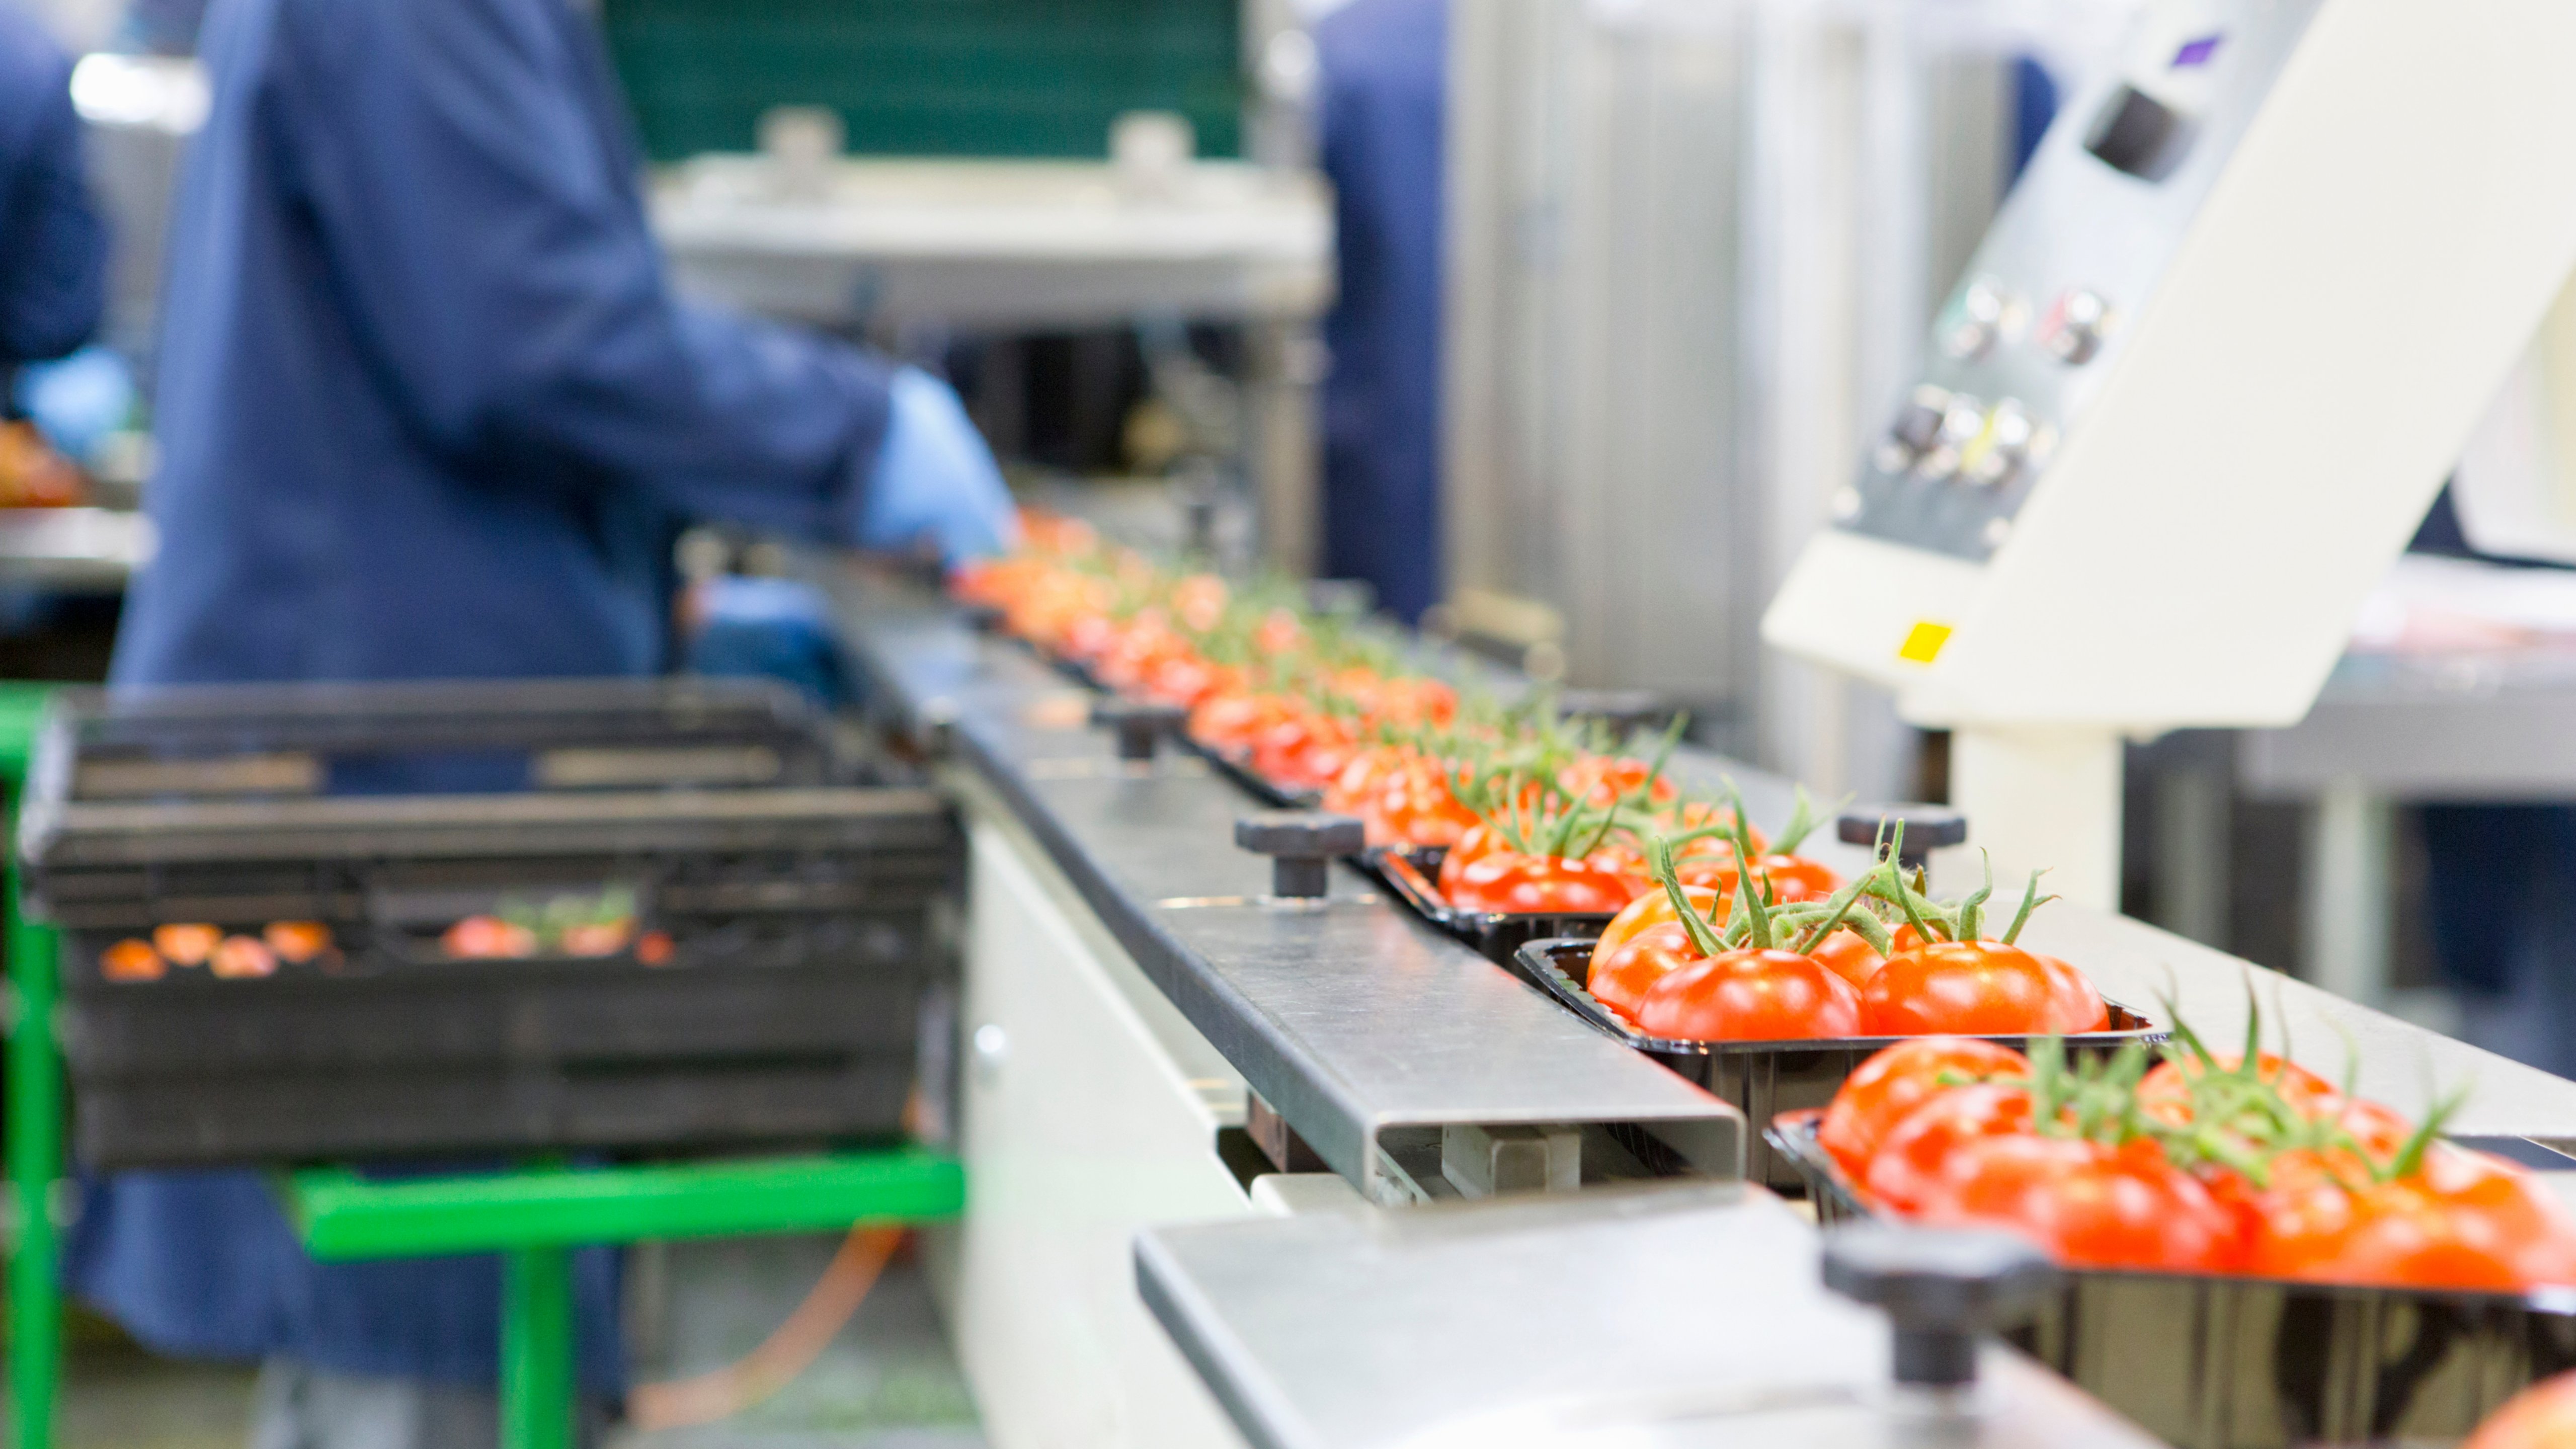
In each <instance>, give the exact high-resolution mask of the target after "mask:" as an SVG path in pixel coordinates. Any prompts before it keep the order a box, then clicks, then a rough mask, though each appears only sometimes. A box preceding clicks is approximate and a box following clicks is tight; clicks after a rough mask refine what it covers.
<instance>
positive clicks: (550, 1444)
mask: <svg viewBox="0 0 2576 1449" xmlns="http://www.w3.org/2000/svg"><path fill="white" fill-rule="evenodd" d="M574 1372H575V1370H574V1367H573V1342H572V1254H571V1252H570V1251H569V1250H567V1249H564V1248H559V1247H543V1248H518V1249H515V1250H513V1251H512V1252H511V1253H510V1255H509V1256H508V1257H506V1258H504V1259H503V1260H502V1263H501V1449H572V1441H573V1420H572V1404H573V1374H574Z"/></svg>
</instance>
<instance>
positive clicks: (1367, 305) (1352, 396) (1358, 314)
mask: <svg viewBox="0 0 2576 1449" xmlns="http://www.w3.org/2000/svg"><path fill="white" fill-rule="evenodd" d="M1315 51H1316V57H1317V60H1318V62H1319V68H1320V71H1321V75H1322V81H1323V95H1322V102H1321V105H1320V107H1319V112H1320V114H1319V124H1318V129H1319V131H1320V139H1321V143H1322V144H1321V154H1320V156H1319V160H1320V162H1321V164H1322V167H1323V170H1324V173H1325V174H1326V175H1327V176H1329V177H1331V178H1332V182H1333V196H1334V204H1333V219H1334V224H1335V226H1336V227H1337V228H1338V231H1337V235H1338V248H1339V258H1338V260H1339V263H1340V266H1339V273H1340V279H1341V282H1340V285H1341V292H1340V296H1339V297H1338V298H1337V299H1336V301H1335V303H1334V306H1333V310H1332V313H1331V314H1330V315H1329V316H1327V317H1326V318H1325V319H1324V342H1325V345H1326V347H1327V348H1328V349H1329V350H1330V352H1331V354H1332V371H1331V373H1330V374H1328V375H1327V376H1326V378H1325V380H1324V405H1323V431H1324V508H1323V514H1324V517H1323V545H1324V546H1323V565H1324V572H1325V573H1326V574H1329V575H1331V576H1334V577H1337V578H1355V579H1366V580H1368V581H1369V582H1370V583H1371V584H1373V585H1375V586H1376V589H1377V596H1378V602H1379V603H1380V604H1381V605H1383V606H1384V607H1385V608H1386V609H1388V610H1389V611H1390V612H1392V613H1394V614H1395V615H1396V616H1397V617H1399V618H1403V619H1406V620H1411V619H1414V618H1417V617H1419V616H1420V614H1421V613H1422V611H1423V610H1424V609H1425V608H1427V607H1429V606H1430V605H1432V604H1435V603H1438V602H1439V601H1440V598H1441V594H1442V588H1441V579H1440V317H1441V305H1440V288H1441V264H1440V250H1441V198H1442V193H1443V183H1442V176H1443V166H1442V156H1441V145H1442V140H1441V138H1442V137H1443V136H1444V135H1446V134H1447V131H1448V127H1447V124H1446V108H1447V95H1448V54H1449V0H1351V3H1349V4H1348V5H1345V6H1343V7H1342V8H1341V9H1339V10H1336V11H1334V12H1333V13H1332V14H1330V15H1327V16H1325V17H1324V18H1323V19H1322V20H1321V21H1319V22H1318V23H1317V24H1316V26H1315Z"/></svg>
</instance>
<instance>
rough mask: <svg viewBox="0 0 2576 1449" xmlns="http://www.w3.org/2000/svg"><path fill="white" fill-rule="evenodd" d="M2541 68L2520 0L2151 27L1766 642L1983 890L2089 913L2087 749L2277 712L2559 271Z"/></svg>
mask: <svg viewBox="0 0 2576 1449" xmlns="http://www.w3.org/2000/svg"><path fill="white" fill-rule="evenodd" d="M2571 64H2576V12H2569V11H2567V10H2566V9H2565V8H2564V7H2562V6H2553V5H2549V4H2546V3H2538V0H2534V3H2522V4H2505V5H2495V6H2482V7H2479V8H2477V9H2476V10H2475V11H2473V12H2464V13H2460V14H2455V15H2447V16H2445V17H2444V22H2443V26H2442V29H2441V31H2440V33H2439V35H2438V36H2428V35H2427V34H2426V32H2425V29H2424V21H2423V16H2422V14H2421V13H2420V12H2418V11H2415V10H2412V9H2410V8H2409V7H2406V6H2404V5H2401V4H2397V3H2393V0H2304V3H2289V4H2284V3H2263V0H2164V3H2158V4H2156V5H2154V6H2153V7H2151V8H2150V9H2149V10H2148V11H2147V12H2146V13H2145V14H2144V15H2142V16H2141V18H2140V20H2139V22H2138V25H2137V27H2136V30H2135V32H2134V33H2133V35H2132V37H2131V39H2130V42H2129V45H2128V48H2127V50H2126V52H2125V62H2124V64H2123V66H2122V67H2121V69H2120V70H2119V71H2118V72H2117V73H2116V74H2113V75H2111V76H2109V77H2107V78H2105V79H2104V80H2103V81H2102V82H2101V83H2099V84H2097V85H2095V86H2093V87H2091V88H2089V89H2088V90H2086V91H2085V92H2083V93H2081V94H2080V95H2079V96H2078V97H2077V99H2076V101H2075V103H2074V104H2073V105H2071V106H2070V107H2069V108H2068V110H2067V113H2066V114H2065V115H2064V116H2062V117H2061V118H2060V120H2059V122H2058V124H2057V126H2056V127H2055V128H2054V129H2053V130H2052V131H2051V133H2050V135H2049V137H2048V138H2047V140H2046V142H2045V143H2044V144H2043V146H2042V148H2041V150H2040V152H2039V154H2038V156H2037V157H2036V158H2035V159H2034V161H2033V163H2032V166H2031V169H2030V171H2029V173H2028V175H2027V176H2026V177H2025V179H2024V182H2023V184H2022V186H2021V188H2020V189H2019V190H2018V191H2016V193H2015V194H2014V196H2013V198H2012V200H2011V202H2010V203H2009V204H2008V205H2007V206H2006V208H2005V210H2004V212H2003V214H2002V215H2001V217H2000V218H1999V219H1998V220H1997V222H1996V225H1995V227H1994V229H1993V231H1992V232H1991V233H1990V234H1989V235H1988V236H1987V238H1986V240H1985V242H1984V244H1983V245H1982V246H1981V247H1980V248H1979V249H1978V251H1977V254H1976V257H1975V258H1974V260H1973V261H1972V262H1971V264H1970V266H1969V268H1968V271H1967V275H1966V277H1965V278H1964V279H1963V280H1962V281H1961V283H1960V285H1959V286H1958V288H1957V289H1956V290H1955V291H1954V292H1953V293H1952V294H1951V296H1950V299H1949V301H1948V303H1947V304H1946V306H1945V307H1944V308H1943V309H1942V312H1941V314H1940V316H1939V318H1938V320H1937V321H1936V323H1935V325H1934V328H1933V342H1934V354H1933V357H1932V360H1931V362H1930V364H1929V366H1928V367H1927V368H1926V370H1925V372H1924V373H1923V375H1922V379H1921V381H1920V383H1919V384H1918V385H1917V386H1915V387H1914V388H1913V389H1911V390H1910V391H1908V392H1907V393H1906V394H1905V396H1904V397H1903V398H1902V399H1901V402H1900V405H1899V407H1898V409H1897V412H1896V416H1895V418H1894V419H1893V420H1892V422H1891V423H1890V424H1889V426H1888V428H1887V430H1886V432H1885V434H1884V435H1883V437H1882V439H1881V440H1880V442H1879V443H1878V444H1877V445H1876V447H1875V448H1874V449H1873V450H1872V452H1871V455H1870V456H1869V457H1868V459H1867V460H1866V461H1865V462H1864V464H1863V466H1862V467H1861V468H1860V469H1859V470H1858V477H1857V479H1856V481H1854V482H1853V483H1852V484H1851V485H1850V486H1849V487H1848V488H1847V489H1845V490H1844V491H1842V492H1841V493H1839V494H1838V495H1837V497H1836V500H1835V503H1836V507H1835V513H1836V522H1835V525H1834V526H1833V527H1832V528H1830V529H1828V530H1826V531H1824V532H1823V533H1821V534H1819V535H1818V536H1817V537H1816V538H1815V539H1814V540H1813V541H1812V542H1810V543H1809V544H1808V546H1807V548H1806V550H1805V552H1804V553H1803V554H1802V555H1801V556H1800V558H1799V560H1798V563H1797V564H1796V566H1795V568H1794V569H1793V571H1792V572H1791V574H1790V576H1789V578H1788V580H1787V582H1786V583H1785V584H1784V585H1783V587H1782V589H1781V591H1780V593H1779V595H1778V597H1777V598H1776V599H1775V600H1774V601H1773V603H1772V606H1771V609H1770V612H1769V614H1768V615H1767V616H1766V618H1765V620H1764V637H1765V638H1766V639H1767V640H1768V641H1769V642H1771V643H1773V644H1775V645H1777V646H1779V647H1781V648H1783V649H1785V650H1787V651H1789V652H1791V653H1793V654H1796V655H1799V656H1801V657H1804V658H1808V659H1812V660H1816V661H1819V662H1822V663H1826V664H1830V665H1833V666H1835V667H1837V668H1840V669H1843V670H1846V671H1849V672H1851V673H1853V674H1856V675H1859V676H1860V677H1862V678H1864V679H1867V680H1870V681H1873V682H1875V683H1878V684H1881V685H1884V686H1886V687H1888V688H1891V689H1894V690H1895V691H1897V693H1898V696H1899V700H1900V707H1901V709H1902V710H1903V712H1904V714H1905V715H1906V717H1907V718H1909V719H1912V720H1914V721H1916V722H1918V723H1923V724H1933V725H1947V726H1951V727H1953V728H1954V729H1955V730H1956V731H1957V733H1956V735H1955V737H1954V739H1955V743H1954V749H1953V760H1952V780H1953V792H1952V793H1953V801H1954V803H1957V804H1960V805H1961V806H1963V807H1964V808H1965V809H1966V810H1968V812H1969V813H1970V814H1971V815H1972V816H1974V817H1975V818H1976V819H1977V820H1978V823H1979V830H1980V834H1981V836H1982V838H1983V839H1984V841H1985V842H1986V843H1988V844H1990V845H1991V846H1993V848H1994V850H1995V853H1996V856H1997V858H1998V864H1999V865H2003V864H2010V863H2012V862H2015V861H2023V862H2027V861H2031V860H2044V861H2054V862H2057V863H2058V866H2059V871H2058V874H2057V875H2056V876H2055V877H2054V878H2053V882H2054V884H2055V885H2056V886H2057V888H2058V889H2060V890H2062V891H2064V892H2065V893H2066V894H2068V895H2069V896H2071V897H2074V898H2076V899H2079V900H2083V901H2087V902H2091V903H2097V904H2106V903H2110V902H2111V901H2113V900H2114V899H2115V898H2116V897H2115V894H2114V893H2115V891H2116V889H2117V879H2118V859H2119V816H2120V810H2119V799H2120V795H2119V778H2120V777H2119V768H2120V744H2121V739H2122V737H2123V736H2124V735H2132V734H2148V733H2154V732H2158V731H2161V730H2164V729H2168V728H2172V727H2175V726H2179V725H2192V724H2206V725H2236V726H2263V725H2280V724H2287V723H2289V722H2292V721H2294V720H2296V719H2298V718H2299V717H2300V716H2301V715H2302V714H2304V713H2305V712H2306V710H2307V708H2308V706H2309V703H2310V702H2311V701H2312V700H2313V699H2314V698H2315V696H2316V692H2317V689H2318V687H2319V686H2320V684H2321V683H2322V682H2323V681H2324V679H2325V677H2326V675H2327V673H2328V671H2329V670H2330V669H2331V668H2332V667H2333V665H2334V662H2335V660H2336V658H2337V657H2338V656H2339V655H2340V654H2341V653H2342V651H2343V648H2344V645H2345V641H2346V639H2347V637H2348V634H2349V631H2350V628H2351V625H2352V621H2353V618H2354V615H2355V613H2356V612H2357V610H2358V608H2359V606H2360V604H2361V601H2362V599H2363V597H2364V595H2365V594H2366V593H2367V592H2368V591H2369V589H2370V588H2371V586H2372V585H2373V584H2375V583H2376V582H2377V581H2378V580H2379V578H2380V576H2381V574H2382V572H2383V571H2384V570H2385V568H2386V566H2387V563H2388V561H2389V560H2390V559H2391V558H2393V557H2394V556H2395V555H2396V554H2397V552H2398V550H2399V549H2400V548H2401V547H2403V545H2404V544H2405V541H2406V539H2407V537H2408V535H2409V533H2410V532H2411V531H2412V529H2413V528H2414V525H2415V523H2416V521H2417V519H2419V518H2420V517H2421V516H2422V514H2423V512H2424V509H2425V507H2426V505H2427V503H2428V502H2429V501H2430V499H2431V498H2432V496H2433V493H2434V491H2435V490H2436V489H2437V488H2438V487H2439V486H2440V483H2441V480H2442V478H2443V476H2444V475H2445V473H2446V472H2447V471H2448V470H2449V469H2450V467H2451V465H2452V464H2453V462H2455V461H2456V460H2457V459H2458V458H2459V457H2460V454H2461V451H2462V448H2463V446H2464V445H2465V444H2466V442H2467V440H2468V438H2469V436H2470V434H2471V431H2472V428H2473V427H2474V425H2475V424H2476V423H2477V422H2478V419H2479V417H2480V416H2481V414H2482V413H2483V412H2484V411H2485V410H2486V408H2487V405H2488V404H2489V402H2490V401H2491V400H2492V398H2493V397H2494V396H2495V393H2496V390H2497V387H2498V386H2499V384H2500V383H2501V382H2502V381H2503V378H2504V376H2505V374H2506V372H2507V370H2508V368H2509V367H2510V365H2511V363H2512V361H2513V358H2514V356H2515V354H2516V353H2517V352H2518V351H2519V350H2520V349H2521V348H2522V346H2523V345H2524V343H2525V342H2526V341H2527V340H2528V339H2529V337H2530V336H2531V331H2532V328H2533V326H2534V324H2535V323H2536V322H2537V320H2538V319H2539V318H2540V316H2541V315H2542V313H2543V312H2544V311H2545V310H2546V309H2547V307H2548V305H2549V302H2550V299H2551V298H2552V297H2553V296H2554V295H2555V293H2556V291H2557V289H2558V288H2559V286H2560V285H2561V284H2562V283H2563V282H2564V280H2565V279H2566V277H2567V274H2568V271H2569V268H2570V265H2571V263H2576V145H2571V144H2569V142H2568V141H2567V140H2566V138H2567V137H2568V136H2569V135H2571V134H2576V95H2570V94H2569V93H2568V92H2567V90H2566V88H2565V87H2564V86H2563V85H2562V84H2560V77H2561V76H2563V75H2564V74H2565V72H2566V69H2567V67H2568V66H2570V65H2571ZM2433 279H2438V283H2436V282H2435V281H2434V280H2433Z"/></svg>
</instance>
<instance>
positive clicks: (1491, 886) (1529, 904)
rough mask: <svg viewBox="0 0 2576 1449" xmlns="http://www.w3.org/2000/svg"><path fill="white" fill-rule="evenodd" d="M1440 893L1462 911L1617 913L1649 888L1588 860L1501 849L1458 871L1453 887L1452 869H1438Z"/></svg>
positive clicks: (1579, 914)
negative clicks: (1450, 884)
mask: <svg viewBox="0 0 2576 1449" xmlns="http://www.w3.org/2000/svg"><path fill="white" fill-rule="evenodd" d="M1440 877H1441V880H1442V881H1443V882H1444V889H1443V890H1442V894H1443V895H1444V896H1446V897H1447V898H1448V901H1449V904H1450V905H1452V906H1455V907H1457V908H1458V909H1459V910H1462V911H1497V912H1505V913H1508V914H1512V915H1537V914H1547V915H1563V916H1588V915H1603V916H1607V915H1614V914H1616V913H1617V912H1618V911H1619V910H1620V908H1621V907H1623V906H1625V905H1627V904H1628V903H1629V902H1630V901H1632V900H1635V899H1636V898H1637V897H1638V896H1639V895H1640V894H1642V893H1643V892H1644V891H1645V888H1646V885H1645V882H1643V881H1641V880H1639V879H1637V878H1636V877H1635V876H1632V875H1627V874H1624V873H1622V872H1619V871H1616V870H1611V869H1607V868H1605V867H1602V866H1599V865H1595V864H1594V863H1592V862H1591V861H1588V860H1563V859H1559V858H1557V857H1554V856H1544V855H1521V854H1519V853H1517V852H1514V851H1508V850H1506V851H1499V852H1496V853H1494V854H1491V855H1487V856H1485V857H1484V858H1482V859H1480V860H1478V861H1476V862H1475V863H1474V864H1472V865H1469V866H1468V867H1467V868H1466V869H1465V870H1463V871H1460V872H1459V873H1458V884H1457V886H1456V887H1455V888H1446V887H1445V882H1446V881H1447V880H1448V878H1449V871H1448V868H1447V866H1446V864H1445V863H1444V864H1443V866H1442V869H1441V872H1440Z"/></svg>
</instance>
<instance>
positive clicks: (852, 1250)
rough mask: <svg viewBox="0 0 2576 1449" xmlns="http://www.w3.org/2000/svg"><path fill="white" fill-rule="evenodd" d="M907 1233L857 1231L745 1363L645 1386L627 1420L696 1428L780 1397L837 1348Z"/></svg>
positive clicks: (635, 1392)
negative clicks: (835, 1342) (836, 1340)
mask: <svg viewBox="0 0 2576 1449" xmlns="http://www.w3.org/2000/svg"><path fill="white" fill-rule="evenodd" d="M904 1231H905V1230H904V1229H902V1228H869V1227H857V1228H852V1229H850V1235H849V1236H848V1237H846V1238H844V1239H842V1240H841V1248H840V1251H839V1252H836V1253H834V1254H833V1255H832V1263H831V1266H829V1267H827V1268H825V1269H824V1270H823V1276H822V1278H821V1279H819V1280H818V1281H816V1283H815V1284H814V1288H813V1291H812V1292H809V1293H807V1294H806V1295H805V1301H804V1302H802V1303H799V1304H797V1305H796V1311H795V1312H793V1313H791V1314H789V1315H787V1321H786V1322H785V1323H782V1324H780V1325H778V1330H777V1331H776V1332H774V1333H772V1334H770V1335H769V1337H768V1338H767V1339H765V1340H763V1341H762V1342H761V1345H760V1347H758V1348H755V1349H753V1350H752V1351H751V1352H749V1353H747V1354H745V1355H743V1356H742V1358H741V1360H740V1361H738V1362H736V1363H732V1364H729V1365H727V1366H726V1367H724V1368H720V1369H717V1370H715V1371H714V1372H712V1373H703V1374H699V1375H697V1376H695V1377H693V1378H685V1379H673V1380H670V1381H669V1382H667V1383H658V1384H637V1385H636V1386H635V1387H634V1388H633V1389H631V1390H629V1391H628V1393H627V1398H626V1417H627V1420H628V1422H630V1423H632V1424H633V1425H634V1426H635V1427H636V1428H638V1429H646V1430H651V1429H688V1428H694V1427H696V1426H698V1425H701V1424H712V1423H714V1422H716V1421H717V1420H718V1419H727V1418H731V1417H732V1416H734V1415H735V1414H739V1413H741V1412H742V1411H743V1410H745V1409H748V1408H750V1407H751V1406H752V1405H754V1404H757V1403H759V1402H760V1401H761V1400H763V1399H766V1398H768V1397H769V1396H770V1395H772V1394H774V1393H777V1392H778V1391H779V1390H780V1389H783V1388H785V1387H786V1386H787V1385H788V1384H789V1383H790V1382H792V1381H793V1380H794V1379H795V1377H796V1376H797V1375H798V1374H801V1373H803V1372H804V1371H805V1370H806V1368H807V1367H808V1366H810V1365H811V1364H812V1363H813V1362H814V1360H815V1359H816V1358H818V1357H820V1356H821V1354H822V1352H823V1350H824V1349H825V1348H827V1347H829V1346H830V1344H831V1342H832V1340H833V1339H834V1338H835V1337H837V1336H838V1335H839V1334H840V1332H841V1328H842V1326H843V1325H845V1324H847V1323H848V1322H849V1321H850V1315H852V1314H854V1313H856V1312H858V1311H859V1305H860V1304H861V1303H862V1302H865V1301H866V1299H867V1296H868V1290H869V1289H871V1288H874V1287H875V1286H876V1282H877V1275H878V1274H880V1273H882V1272H884V1271H885V1265H886V1262H887V1260H889V1259H891V1258H892V1257H893V1256H894V1251H895V1249H896V1248H897V1247H898V1246H900V1245H901V1244H902V1242H903V1237H904Z"/></svg>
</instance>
